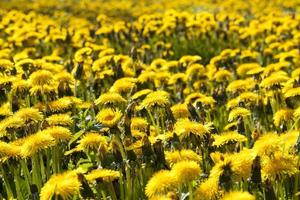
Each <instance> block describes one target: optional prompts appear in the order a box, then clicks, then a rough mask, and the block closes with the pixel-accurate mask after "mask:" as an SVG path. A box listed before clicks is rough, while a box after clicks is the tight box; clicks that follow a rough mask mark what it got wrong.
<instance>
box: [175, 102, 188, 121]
mask: <svg viewBox="0 0 300 200" xmlns="http://www.w3.org/2000/svg"><path fill="white" fill-rule="evenodd" d="M171 111H172V113H173V115H174V117H175V119H179V118H187V117H189V116H190V113H189V111H188V108H187V105H186V104H176V105H174V106H172V107H171Z"/></svg>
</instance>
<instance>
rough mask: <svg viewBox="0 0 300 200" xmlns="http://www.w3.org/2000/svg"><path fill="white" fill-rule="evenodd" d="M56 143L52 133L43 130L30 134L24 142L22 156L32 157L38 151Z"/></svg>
mask: <svg viewBox="0 0 300 200" xmlns="http://www.w3.org/2000/svg"><path fill="white" fill-rule="evenodd" d="M55 144H56V142H55V139H54V138H53V137H52V136H51V135H48V134H44V133H43V132H38V133H35V134H33V135H29V136H27V137H26V138H25V139H24V143H23V144H22V146H21V156H22V157H30V156H32V155H34V154H35V153H37V152H38V151H41V150H43V149H47V148H49V147H51V146H54V145H55Z"/></svg>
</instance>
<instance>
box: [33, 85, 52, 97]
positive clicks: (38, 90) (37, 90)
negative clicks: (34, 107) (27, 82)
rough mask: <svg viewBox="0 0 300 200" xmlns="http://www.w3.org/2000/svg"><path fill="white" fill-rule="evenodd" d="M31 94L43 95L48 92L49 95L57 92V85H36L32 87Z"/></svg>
mask: <svg viewBox="0 0 300 200" xmlns="http://www.w3.org/2000/svg"><path fill="white" fill-rule="evenodd" d="M29 91H30V95H31V96H34V95H41V94H47V95H53V94H56V93H57V87H56V85H55V84H52V85H42V86H40V85H36V86H33V87H31V88H30V90H29Z"/></svg>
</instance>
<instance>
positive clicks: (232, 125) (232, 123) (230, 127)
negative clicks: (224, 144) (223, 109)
mask: <svg viewBox="0 0 300 200" xmlns="http://www.w3.org/2000/svg"><path fill="white" fill-rule="evenodd" d="M236 126H237V122H231V123H229V124H227V125H226V126H225V127H224V128H223V131H229V130H231V129H236Z"/></svg>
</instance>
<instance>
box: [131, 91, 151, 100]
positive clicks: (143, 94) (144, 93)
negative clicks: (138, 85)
mask: <svg viewBox="0 0 300 200" xmlns="http://www.w3.org/2000/svg"><path fill="white" fill-rule="evenodd" d="M151 92H153V90H150V89H144V90H140V91H138V92H136V93H134V94H133V95H132V97H131V99H133V100H136V99H139V98H141V97H143V96H146V95H147V94H149V93H151Z"/></svg>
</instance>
